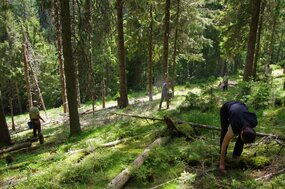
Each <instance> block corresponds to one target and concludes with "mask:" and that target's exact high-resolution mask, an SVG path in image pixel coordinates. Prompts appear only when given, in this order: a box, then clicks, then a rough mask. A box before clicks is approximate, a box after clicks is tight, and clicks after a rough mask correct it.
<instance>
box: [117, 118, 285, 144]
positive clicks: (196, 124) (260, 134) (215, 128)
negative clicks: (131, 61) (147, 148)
mask: <svg viewBox="0 0 285 189" xmlns="http://www.w3.org/2000/svg"><path fill="white" fill-rule="evenodd" d="M114 114H116V115H121V116H129V117H135V118H140V119H150V120H153V121H163V122H164V121H165V119H162V118H154V117H147V116H138V115H132V114H122V113H114ZM174 123H176V124H185V123H186V124H189V125H190V126H191V127H193V128H202V129H210V130H215V131H221V129H220V128H219V127H216V126H212V125H203V124H199V123H193V122H186V121H175V122H174ZM256 136H259V137H272V138H275V139H279V140H283V141H285V137H284V136H278V135H274V134H271V133H261V132H256Z"/></svg>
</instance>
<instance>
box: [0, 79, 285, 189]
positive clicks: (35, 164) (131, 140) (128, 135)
mask: <svg viewBox="0 0 285 189" xmlns="http://www.w3.org/2000/svg"><path fill="white" fill-rule="evenodd" d="M280 79H283V80H284V78H278V83H282V82H281V81H280ZM283 80H282V81H283ZM219 81H220V80H219V79H217V80H214V79H213V80H212V81H209V82H208V83H198V84H195V85H194V84H193V85H191V84H189V85H188V86H186V87H183V86H180V87H179V88H177V89H176V91H175V94H176V95H175V97H174V98H173V99H172V101H171V105H170V109H169V110H166V109H162V110H160V111H159V110H158V104H159V95H160V94H157V96H158V97H157V98H156V99H155V100H154V101H153V102H145V101H144V100H141V101H140V102H139V101H138V102H135V104H134V105H130V106H129V107H127V108H125V109H123V110H112V111H109V112H108V111H106V112H105V113H103V111H102V112H97V114H95V115H94V116H93V115H92V114H90V115H86V116H84V117H83V118H81V119H82V120H85V121H87V122H88V123H87V124H86V125H85V126H84V129H83V132H82V133H81V134H80V135H79V136H77V137H72V138H68V126H67V125H65V124H57V125H53V126H52V127H50V126H49V127H44V128H43V133H44V136H49V137H47V138H46V139H45V143H44V144H43V145H40V144H38V143H34V144H33V146H32V148H31V149H30V150H26V151H19V152H12V153H9V154H6V155H5V156H3V157H1V159H0V186H1V187H4V186H8V185H9V183H10V182H17V184H15V188H21V189H22V188H105V187H106V186H107V184H108V183H109V182H110V181H111V180H112V179H113V178H114V177H115V176H116V175H118V174H119V173H120V172H121V171H122V170H123V169H125V168H126V167H128V166H129V165H130V164H131V163H132V162H133V160H134V159H135V158H136V157H137V156H138V155H139V154H140V153H141V152H142V151H143V150H144V149H145V148H146V147H147V146H148V145H149V144H151V143H152V142H153V141H154V140H155V139H156V138H158V137H160V136H161V135H162V132H163V131H164V129H165V124H164V123H163V122H157V121H151V120H147V119H136V118H130V117H125V116H118V115H117V116H115V115H114V114H113V113H114V112H119V113H127V114H137V115H141V116H150V117H156V118H163V116H168V117H170V118H172V119H173V120H176V121H180V122H181V121H184V122H194V123H200V124H206V125H212V126H216V127H219V125H220V120H219V108H220V107H221V105H222V104H223V103H224V102H226V101H228V100H244V101H245V102H246V103H247V105H248V106H249V108H250V110H251V111H255V112H256V113H257V115H258V121H259V124H258V126H257V128H256V130H257V131H258V132H267V133H274V134H277V135H280V136H284V132H285V128H284V125H285V116H284V115H285V108H284V106H282V105H281V106H280V105H279V106H276V107H275V103H274V102H273V100H274V99H281V101H282V100H283V99H282V98H283V97H284V96H285V95H284V92H282V91H281V88H279V87H275V92H274V94H275V97H276V98H274V99H273V98H269V97H271V96H272V90H271V88H270V87H268V85H266V84H264V83H262V82H257V83H254V84H250V85H248V84H245V83H243V82H240V83H237V84H236V86H233V87H230V88H229V90H228V91H225V92H223V91H222V90H221V88H219V87H218V82H219ZM275 84H276V83H275ZM143 95H145V94H144V93H138V94H135V95H133V97H136V98H137V97H138V96H143ZM89 108H90V105H85V106H83V108H82V110H81V111H84V109H89ZM58 111H59V109H57V110H49V111H48V115H49V114H51V116H50V118H51V119H53V118H54V119H55V118H57V117H58V115H56V114H57V112H58ZM26 116H27V115H26ZM16 120H17V118H16ZM19 120H20V121H21V122H24V121H26V118H25V117H24V116H20V117H19ZM179 129H181V130H183V131H185V132H186V133H187V136H188V137H173V138H172V139H171V140H170V142H168V143H167V144H166V145H165V146H160V147H157V148H155V149H153V150H151V152H150V156H149V157H148V158H147V159H146V161H145V162H144V163H143V165H142V166H141V167H140V168H139V169H136V170H134V172H133V173H132V175H131V179H130V180H129V182H128V183H127V185H126V186H125V188H151V187H155V186H159V188H171V189H172V188H203V189H204V188H280V187H282V186H284V184H285V183H284V174H283V175H280V176H277V177H274V178H273V179H272V180H268V181H265V182H260V181H255V178H256V177H259V176H262V175H264V174H266V173H267V170H269V169H270V171H272V172H274V171H276V170H278V168H282V166H284V165H282V162H285V159H284V155H285V152H284V151H285V149H283V150H281V147H280V146H279V145H278V144H276V142H275V141H274V140H272V138H262V139H260V138H259V139H257V141H256V143H255V144H254V145H252V146H246V147H245V148H244V152H243V158H242V161H241V162H242V165H241V163H238V164H236V166H233V165H234V164H231V167H229V170H228V173H227V175H226V176H225V175H220V174H219V172H218V171H217V166H218V160H219V132H216V131H212V130H206V129H193V128H192V127H191V125H190V124H188V123H183V124H181V125H179ZM30 136H31V130H29V131H25V132H22V133H19V134H17V135H13V136H12V138H13V139H14V140H18V141H19V140H22V141H24V140H25V139H27V138H29V137H30ZM121 139H126V140H125V141H124V142H122V143H120V144H118V145H116V146H112V147H107V148H101V147H100V145H101V144H105V143H108V142H112V141H116V140H121ZM232 151H233V144H230V146H229V151H228V157H227V161H228V162H230V161H231V158H230V155H231V152H232ZM278 153H279V154H278ZM8 156H9V157H10V158H11V162H10V163H8V162H7V159H8ZM278 162H279V163H278ZM273 168H275V169H273Z"/></svg>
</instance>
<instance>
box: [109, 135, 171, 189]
mask: <svg viewBox="0 0 285 189" xmlns="http://www.w3.org/2000/svg"><path fill="white" fill-rule="evenodd" d="M169 139H170V137H162V138H158V139H156V140H155V141H154V142H153V143H151V144H150V145H149V146H148V147H147V148H146V149H145V150H144V151H143V152H142V153H141V154H140V155H139V156H138V157H137V158H136V159H135V160H134V161H133V163H132V164H131V165H130V166H129V167H128V168H126V169H124V170H123V171H122V172H121V173H120V174H119V175H117V176H116V177H115V178H114V179H113V180H112V181H111V182H110V183H109V184H108V188H116V189H118V188H122V187H123V186H124V185H125V184H126V183H127V181H128V180H129V179H130V177H131V173H132V172H133V171H134V170H136V169H138V168H139V167H140V166H141V165H142V164H143V163H144V161H145V160H146V159H147V158H148V156H149V154H150V150H151V149H152V148H154V147H157V146H160V145H164V144H165V143H167V141H168V140H169Z"/></svg>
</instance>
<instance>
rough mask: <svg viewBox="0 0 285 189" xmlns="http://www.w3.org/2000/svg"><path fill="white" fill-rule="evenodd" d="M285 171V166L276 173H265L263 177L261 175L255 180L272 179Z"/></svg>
mask: <svg viewBox="0 0 285 189" xmlns="http://www.w3.org/2000/svg"><path fill="white" fill-rule="evenodd" d="M284 172H285V168H284V169H281V170H279V171H277V172H275V173H269V174H267V175H264V176H262V177H259V178H256V179H255V180H256V181H264V180H268V179H271V178H272V177H275V176H278V175H280V174H281V173H284Z"/></svg>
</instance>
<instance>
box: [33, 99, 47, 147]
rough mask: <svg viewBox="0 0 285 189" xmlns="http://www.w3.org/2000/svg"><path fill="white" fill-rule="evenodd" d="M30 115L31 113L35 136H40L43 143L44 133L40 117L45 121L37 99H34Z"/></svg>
mask: <svg viewBox="0 0 285 189" xmlns="http://www.w3.org/2000/svg"><path fill="white" fill-rule="evenodd" d="M29 115H30V119H31V122H32V124H33V137H34V138H39V140H40V143H41V144H43V142H44V137H43V134H42V129H41V121H40V119H41V120H42V121H43V122H44V120H43V118H42V117H41V116H40V111H39V108H38V102H37V101H33V107H32V108H31V109H30V112H29Z"/></svg>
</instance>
